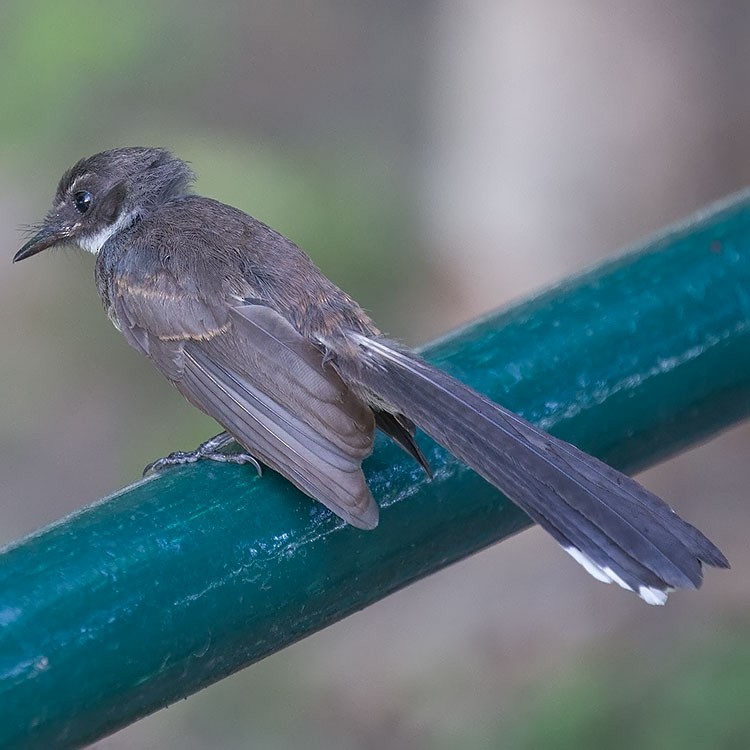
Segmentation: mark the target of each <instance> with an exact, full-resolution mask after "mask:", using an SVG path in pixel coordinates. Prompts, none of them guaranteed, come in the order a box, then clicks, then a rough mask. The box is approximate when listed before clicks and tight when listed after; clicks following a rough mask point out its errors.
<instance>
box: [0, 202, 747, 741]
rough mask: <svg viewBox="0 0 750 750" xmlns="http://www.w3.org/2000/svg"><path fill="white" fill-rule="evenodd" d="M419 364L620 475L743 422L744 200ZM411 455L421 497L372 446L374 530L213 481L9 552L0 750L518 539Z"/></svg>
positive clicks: (159, 691) (102, 505)
mask: <svg viewBox="0 0 750 750" xmlns="http://www.w3.org/2000/svg"><path fill="white" fill-rule="evenodd" d="M426 354H427V356H428V357H429V359H431V360H432V361H433V362H436V363H437V364H439V365H440V366H442V367H444V368H445V369H447V370H450V371H451V372H452V373H453V374H454V375H456V376H457V377H459V378H461V379H462V380H465V381H466V382H468V383H470V384H472V385H473V386H474V387H476V388H478V389H479V390H481V391H484V392H485V393H487V394H489V395H490V396H491V397H492V398H493V399H496V400H497V401H500V402H501V403H503V404H505V405H506V406H509V407H510V408H513V409H515V410H516V411H519V412H521V413H522V414H524V415H525V416H526V417H527V418H529V419H531V420H533V421H536V422H539V423H541V424H543V425H544V426H545V427H546V428H547V429H549V430H551V431H552V432H554V433H556V434H557V435H560V436H562V437H564V438H566V439H568V440H571V441H573V442H575V443H577V444H578V445H579V446H581V447H582V448H584V449H586V450H589V451H591V452H592V453H595V454H596V455H598V456H600V457H602V458H604V459H605V460H607V461H609V462H611V463H613V464H615V465H617V466H619V467H621V468H623V469H625V470H628V471H634V470H637V469H640V468H643V467H645V466H646V465H649V464H652V463H654V462H656V461H658V460H659V459H662V458H664V457H665V456H668V455H670V454H673V453H675V452H676V451H679V450H680V449H682V448H684V447H685V446H687V445H690V444H693V443H696V442H699V441H701V440H703V439H705V438H706V437H707V436H709V435H711V434H712V433H714V432H715V431H717V430H719V429H721V428H722V427H725V426H727V425H730V424H732V423H733V422H736V421H738V420H740V419H742V418H743V417H745V416H746V415H747V414H748V412H749V411H750V195H748V194H744V195H741V196H739V197H736V198H735V199H734V200H732V201H731V202H728V203H726V204H724V205H723V206H719V207H713V208H712V209H710V210H709V211H708V212H706V213H703V214H701V215H700V216H698V217H697V218H695V219H694V220H693V221H691V222H688V223H686V224H685V225H683V226H681V227H679V228H677V229H673V230H671V231H669V232H668V233H666V234H665V235H663V236H662V237H660V238H658V239H656V240H653V241H651V242H649V243H648V244H647V245H645V246H644V247H643V248H641V249H640V250H639V251H637V252H635V253H633V254H630V255H628V256H625V257H624V258H622V259H620V260H617V261H615V262H613V263H609V264H607V265H605V266H602V267H600V268H597V269H595V270H593V271H591V272H588V273H586V274H584V275H582V276H579V277H577V278H574V279H572V280H570V281H567V282H566V283H564V284H562V285H560V286H558V287H557V288H555V289H552V290H550V291H548V292H547V293H544V294H542V295H540V296H538V297H537V298H535V299H532V300H531V301H529V302H526V303H524V304H521V305H519V306H517V307H514V308H512V309H509V310H506V311H504V312H500V313H496V314H493V315H491V316H489V317H487V318H485V319H484V320H482V321H480V322H478V323H475V324H473V325H471V326H469V327H468V328H465V329H463V330H461V331H458V332H457V333H454V334H452V335H451V336H449V337H447V338H445V339H443V340H441V341H440V342H438V343H437V344H434V345H433V346H431V347H429V348H428V349H427V350H426ZM423 444H424V445H425V446H426V451H427V454H428V457H429V459H430V461H431V462H432V464H433V466H434V468H435V477H434V479H433V480H432V481H428V480H427V479H426V478H425V477H424V475H423V474H422V472H421V470H420V469H419V468H418V467H417V466H416V465H415V464H414V462H413V461H411V460H410V459H409V458H408V457H406V456H405V455H404V454H403V453H402V452H401V451H400V450H398V449H397V448H395V447H394V446H393V445H390V444H388V443H387V442H386V441H380V442H379V443H378V445H377V448H376V451H375V454H374V455H373V457H372V458H371V459H369V460H368V461H367V464H366V471H367V474H368V477H369V480H370V482H371V485H372V488H373V492H374V494H375V496H376V497H377V498H379V500H380V503H381V506H382V509H383V512H382V515H381V522H380V526H379V527H378V528H377V530H375V531H372V532H363V531H358V530H357V529H353V528H350V527H345V526H343V525H342V524H341V523H340V522H339V521H337V519H335V518H334V517H332V515H331V514H330V513H329V512H328V511H326V510H325V509H323V508H322V507H321V506H320V505H317V504H315V503H313V502H312V501H310V500H308V499H307V498H305V497H303V496H302V495H300V494H299V493H298V492H297V491H296V490H294V489H293V488H292V487H291V486H290V485H289V484H287V483H286V482H285V481H283V480H282V479H281V478H279V477H278V476H276V475H274V474H273V473H272V472H270V471H268V472H266V473H265V475H264V476H263V477H262V478H258V477H256V475H255V473H254V471H253V470H252V468H248V467H236V466H229V465H217V464H214V463H210V462H206V463H202V464H199V465H194V466H189V467H185V468H180V469H176V470H173V471H170V472H169V473H167V474H165V475H164V476H162V477H161V478H159V479H154V480H151V481H145V482H140V483H138V484H136V485H133V486H132V487H128V488H126V489H125V490H123V491H121V492H119V493H117V494H116V495H113V496H112V497H109V498H106V499H105V500H103V501H101V502H99V503H97V504H95V505H93V506H91V507H89V508H86V509H84V510H82V511H81V512H79V513H76V514H74V515H72V516H70V517H68V518H66V519H64V520H62V521H60V522H59V523H57V524H55V525H53V526H51V527H49V528H46V529H44V530H42V531H40V532H39V533H37V534H35V535H33V536H31V537H29V538H27V539H25V540H22V541H21V542H19V543H18V544H17V545H16V546H13V547H11V548H8V549H6V550H5V551H4V552H3V553H2V555H0V746H2V747H13V746H20V747H24V748H33V747H39V748H50V747H56V748H57V747H75V746H79V745H82V744H85V743H88V742H91V741H93V740H95V739H97V738H99V737H102V736H104V735H106V734H108V733H110V732H113V731H115V730H116V729H118V728H119V727H122V726H124V725H126V724H128V723H130V722H133V721H135V720H136V719H137V718H139V717H141V716H144V715H146V714H148V713H150V712H152V711H155V710H156V709H158V708H160V707H162V706H165V705H167V704H169V703H171V702H173V701H175V700H177V699H179V698H182V697H184V696H186V695H189V694H191V693H193V692H195V691H197V690H199V689H200V688H202V687H204V686H206V685H208V684H210V683H212V682H215V681H216V680H219V679H221V678H222V677H224V676H226V675H228V674H230V673H232V672H234V671H236V670H238V669H241V668H242V667H245V666H247V665H248V664H251V663H252V662H254V661H257V660H258V659H261V658H262V657H263V656H266V655H267V654H270V653H272V652H274V651H276V650H278V649H281V648H283V647H284V646H286V645H287V644H289V643H291V642H293V641H296V640H298V639H300V638H302V637H304V636H306V635H308V634H309V633H312V632H314V631H316V630H318V629H320V628H323V627H325V626H326V625H328V624H329V623H331V622H334V621H335V620H339V619H341V618H343V617H345V616H346V615H347V614H349V613H351V612H354V611H356V610H358V609H361V608H363V607H365V606H367V605H368V604H370V603H371V602H373V601H375V600H377V599H380V598H381V597H384V596H386V595H387V594H389V593H390V592H392V591H395V590H396V589H398V588H401V587H402V586H405V585H407V584H408V583H410V582H411V581H414V580H416V579H418V578H420V577H421V576H424V575H427V574H428V573H431V572H433V571H435V570H438V569H439V568H441V567H443V566H445V565H447V564H449V563H451V562H453V561H454V560H458V559H460V558H462V557H465V556H466V555H469V554H471V553H472V552H475V551H477V550H479V549H481V548H483V547H485V546H487V545H489V544H493V543H494V542H497V541H498V540H499V539H502V538H504V537H506V536H508V535H509V534H512V533H514V532H516V531H518V530H520V529H522V528H523V527H524V526H526V525H527V524H528V521H527V519H526V518H525V517H524V516H523V515H522V514H521V513H520V512H519V511H517V510H516V509H515V508H514V506H512V505H511V504H509V503H508V502H507V501H506V500H505V499H504V498H503V497H502V496H501V495H500V494H499V493H498V492H496V491H495V490H493V489H492V488H491V487H490V486H489V485H487V484H486V483H485V482H483V481H482V480H481V479H479V478H478V477H477V476H476V475H475V474H473V473H472V472H471V471H469V470H467V469H466V468H464V467H463V466H461V465H460V464H459V463H458V462H456V461H455V460H454V459H452V458H451V457H450V456H448V455H446V454H445V453H444V452H443V451H442V450H440V449H439V448H437V447H436V446H435V445H434V444H431V443H430V442H429V441H428V440H424V441H423ZM707 531H709V532H710V529H708V530H707ZM718 541H719V542H720V541H721V540H718ZM709 583H710V581H709ZM592 585H594V584H593V583H592ZM633 606H638V603H637V602H636V601H635V600H634V603H633Z"/></svg>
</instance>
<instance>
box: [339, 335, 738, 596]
mask: <svg viewBox="0 0 750 750" xmlns="http://www.w3.org/2000/svg"><path fill="white" fill-rule="evenodd" d="M352 339H353V342H354V343H355V344H356V345H357V346H358V347H359V350H360V353H361V354H362V355H363V356H361V357H358V358H356V360H357V361H356V362H355V361H352V362H338V363H337V365H338V367H339V368H340V369H341V370H342V373H343V374H344V375H345V378H346V379H347V380H355V381H356V382H358V383H359V384H360V385H361V386H363V387H364V388H365V389H367V390H368V391H370V392H372V393H374V394H376V396H377V397H378V398H379V399H382V400H383V401H385V402H386V403H388V404H389V405H391V406H393V407H394V408H395V409H397V410H398V411H399V412H400V413H402V414H404V415H405V416H406V417H408V418H409V419H410V420H413V421H414V422H415V423H416V424H417V425H418V426H419V427H421V428H422V429H423V430H424V431H425V432H426V433H427V434H428V435H430V436H431V437H432V438H433V439H434V440H436V441H437V442H438V443H440V444H441V445H443V446H444V447H445V448H447V449H448V450H449V451H451V453H453V454H455V455H456V456H457V457H458V458H460V459H461V460H463V461H464V462H466V463H467V464H468V465H469V466H471V467H472V468H473V469H474V470H475V471H477V472H478V473H479V474H481V475H482V476H483V477H484V478H485V479H487V480H488V481H489V482H491V483H492V484H494V485H495V486H496V487H498V488H499V489H500V490H502V491H503V492H504V493H505V494H506V495H507V496H508V497H509V498H510V499H511V500H513V501H514V502H515V503H516V504H517V505H519V506H520V507H521V508H522V509H523V510H524V511H525V512H526V513H527V514H528V515H529V516H530V517H531V518H532V519H533V520H534V521H536V522H537V523H538V524H539V525H540V526H542V528H544V529H545V530H546V531H548V532H549V533H550V534H551V535H552V536H553V537H554V538H555V539H556V540H557V541H558V542H559V543H560V544H561V545H562V546H563V547H564V548H565V549H566V550H567V551H568V552H569V553H570V554H572V555H573V557H575V559H576V560H578V562H580V563H581V564H582V565H583V566H584V567H585V568H586V569H587V570H588V571H589V572H590V573H592V575H594V576H595V577H597V578H599V579H600V580H606V581H608V582H616V583H618V584H620V585H621V586H623V587H625V588H629V589H632V590H633V591H636V592H638V593H639V594H640V595H641V597H642V598H643V599H645V600H646V601H648V602H649V603H652V604H661V603H664V601H665V600H666V592H668V591H669V590H671V589H674V588H698V587H699V586H700V585H701V582H702V567H701V563H702V562H705V563H707V564H709V565H715V566H718V567H728V562H727V560H726V558H725V557H724V555H722V553H721V552H720V551H719V550H718V549H717V548H716V547H715V546H714V545H713V544H712V543H711V542H710V541H709V540H708V539H707V538H706V537H705V536H704V535H703V534H702V533H701V532H700V531H698V529H696V528H695V527H693V526H691V525H690V524H688V523H687V522H686V521H684V520H683V519H681V518H680V517H679V516H678V515H677V514H676V513H675V512H674V511H673V510H672V509H671V508H670V507H669V506H668V505H667V504H666V503H665V502H664V501H662V500H661V499H660V498H658V497H657V496H656V495H654V494H653V493H651V492H649V491H648V490H646V489H645V488H644V487H642V486H641V485H640V484H638V483H637V482H636V481H635V480H633V479H631V478H629V477H627V476H625V475H624V474H621V473H620V472H618V471H616V470H615V469H612V468H611V467H610V466H607V465H606V464H604V463H602V462H601V461H599V460H598V459H596V458H593V457H592V456H589V455H588V454H586V453H583V452H582V451H580V450H578V449H577V448H575V447H574V446H572V445H570V444H569V443H565V442H563V441H561V440H558V439H556V438H554V437H552V436H550V435H548V434H547V433H545V432H543V431H541V430H539V429H537V428H536V427H534V426H533V425H531V424H530V423H528V422H526V421H525V420H524V419H522V418H521V417H519V416H518V415H516V414H514V413H513V412H510V411H508V410H507V409H504V408H503V407H501V406H499V405H498V404H495V403H493V402H492V401H490V400H489V399H487V398H485V397H484V396H482V395H480V394H479V393H477V392H476V391H474V390H472V389H471V388H469V387H468V386H466V385H464V384H463V383H461V382H460V381H457V380H456V379H455V378H452V377H451V376H450V375H448V374H447V373H445V372H443V371H441V370H438V369H436V368H434V367H432V366H431V365H429V364H428V363H426V362H424V361H423V360H421V359H419V358H418V357H416V356H415V355H413V354H411V353H406V352H404V351H401V350H400V349H398V348H397V347H396V346H394V345H392V344H390V343H388V342H385V341H383V340H381V339H372V338H368V337H366V336H362V335H359V334H352Z"/></svg>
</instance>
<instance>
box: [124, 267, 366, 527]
mask: <svg viewBox="0 0 750 750" xmlns="http://www.w3.org/2000/svg"><path fill="white" fill-rule="evenodd" d="M168 277H169V274H167V273H164V274H163V278H161V279H160V281H159V284H158V287H157V290H155V289H154V287H153V286H152V285H148V284H138V283H134V280H133V279H132V278H131V279H129V280H127V284H126V283H125V282H123V283H121V284H120V286H119V287H118V286H115V294H114V299H113V300H112V303H113V306H114V312H115V314H116V316H117V320H118V323H119V325H120V328H121V330H122V332H123V333H124V334H125V337H126V339H127V340H128V341H129V343H130V344H131V345H132V346H134V347H135V348H136V349H139V350H140V351H142V352H143V353H145V354H147V355H148V356H149V357H150V359H151V360H152V361H153V362H154V364H155V365H156V366H157V368H158V369H159V370H160V371H162V372H163V373H164V374H165V375H166V376H167V377H168V378H169V379H170V380H171V381H172V382H173V383H174V384H175V386H176V387H177V388H178V390H180V392H181V393H182V394H183V395H184V396H186V397H187V398H188V400H190V401H191V402H192V403H193V404H195V405H196V406H197V407H199V408H200V409H201V410H203V411H204V412H206V413H207V414H209V415H210V416H211V417H213V418H214V419H216V420H217V421H218V422H219V423H220V424H221V425H222V426H223V427H224V428H225V429H226V430H227V431H228V432H229V433H230V434H231V435H232V436H233V437H234V438H236V439H237V440H238V441H239V442H240V443H241V444H242V445H243V446H244V447H245V448H247V450H248V451H250V453H252V455H254V456H255V457H257V458H258V459H259V460H260V461H262V462H263V463H265V464H266V465H268V466H270V467H271V468H273V469H275V470H276V471H278V472H279V473H281V474H283V475H284V476H285V477H286V478H287V479H289V480H290V481H291V482H293V483H294V484H295V485H296V486H297V487H299V488H300V489H301V490H302V491H303V492H305V493H307V494H308V495H310V496H311V497H314V498H315V499H316V500H318V501H320V502H321V503H323V504H324V505H326V506H327V507H328V508H330V509H331V510H332V511H333V512H334V513H336V514H337V515H338V516H340V517H341V518H343V519H344V520H346V521H347V522H349V523H351V524H352V525H354V526H358V527H360V528H373V527H374V526H375V525H376V524H377V519H378V507H377V504H376V503H375V500H374V499H373V497H372V494H371V493H370V490H369V488H368V487H367V484H366V482H365V478H364V475H363V473H362V468H361V464H362V461H363V459H364V458H365V457H366V456H368V455H369V454H370V452H371V450H372V444H373V433H374V417H373V414H372V411H371V410H370V409H369V408H368V407H367V406H366V405H365V404H364V403H363V402H362V401H361V400H360V399H358V398H357V397H356V396H355V395H354V394H353V393H352V392H351V390H350V389H349V388H348V387H347V386H346V385H345V384H344V383H343V381H342V380H341V378H340V377H339V376H338V374H337V373H336V372H335V370H334V369H333V368H332V367H331V366H330V365H328V364H326V363H324V357H323V354H322V352H321V351H320V350H319V349H317V348H316V347H315V346H314V345H313V344H312V343H310V342H309V341H308V340H306V339H305V338H304V337H303V336H301V335H300V334H299V333H298V332H297V331H296V330H295V329H294V328H293V327H292V325H291V324H290V323H289V322H287V321H286V320H285V319H284V318H283V317H282V316H281V315H280V314H279V313H277V312H275V311H274V310H272V309H271V308H269V307H265V306H263V305H242V306H236V307H231V306H230V305H228V304H227V303H226V302H225V303H224V304H223V305H216V304H213V305H211V304H209V303H208V302H206V301H203V300H201V299H200V297H199V295H198V294H197V293H193V294H191V293H190V291H189V290H188V291H186V290H184V289H181V288H178V286H177V283H176V282H175V281H174V280H173V279H172V280H171V282H170V281H169V278H168ZM157 291H158V293H156V292H157Z"/></svg>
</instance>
